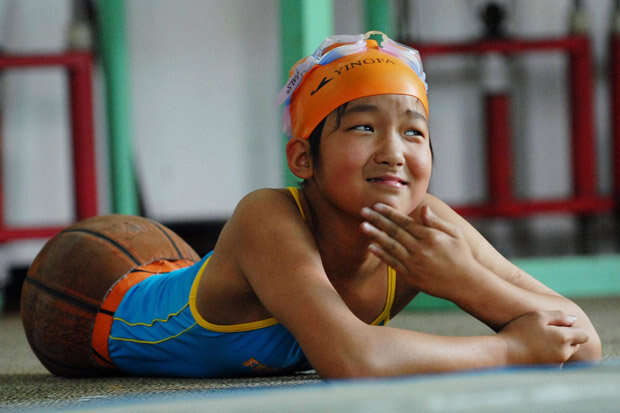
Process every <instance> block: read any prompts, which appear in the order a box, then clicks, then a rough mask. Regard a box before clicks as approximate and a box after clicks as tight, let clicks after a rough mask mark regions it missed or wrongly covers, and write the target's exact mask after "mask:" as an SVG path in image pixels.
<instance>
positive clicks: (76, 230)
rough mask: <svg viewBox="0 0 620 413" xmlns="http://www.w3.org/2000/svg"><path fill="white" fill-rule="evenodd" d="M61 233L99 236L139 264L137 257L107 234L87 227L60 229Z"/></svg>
mask: <svg viewBox="0 0 620 413" xmlns="http://www.w3.org/2000/svg"><path fill="white" fill-rule="evenodd" d="M62 232H63V233H68V232H84V233H86V234H90V235H94V236H95V237H97V238H101V239H102V240H104V241H108V242H109V243H110V244H112V245H114V246H115V247H116V248H118V249H119V250H120V251H121V252H123V253H124V254H125V255H127V256H128V257H129V258H130V259H131V260H132V261H133V262H134V263H135V264H136V265H141V262H140V261H138V259H137V258H136V257H134V256H133V255H132V254H131V253H130V252H129V251H128V250H127V249H126V248H125V247H123V246H122V245H121V244H119V243H118V242H116V241H114V240H113V239H112V238H108V237H107V236H105V235H103V234H101V233H99V232H97V231H92V230H89V229H84V228H73V229H66V230H64V231H62Z"/></svg>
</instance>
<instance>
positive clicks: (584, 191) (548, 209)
mask: <svg viewBox="0 0 620 413" xmlns="http://www.w3.org/2000/svg"><path fill="white" fill-rule="evenodd" d="M615 44H616V47H617V48H618V49H617V51H618V53H619V54H618V56H617V59H616V66H615V67H616V69H617V72H616V76H617V77H618V79H617V80H618V82H612V84H620V40H617V43H615ZM411 46H412V47H415V48H416V49H418V50H419V51H420V54H421V55H422V57H423V58H427V57H429V56H440V55H452V54H486V53H501V54H505V55H512V54H520V53H530V52H563V53H566V54H568V56H569V59H570V64H569V67H570V71H569V89H570V96H571V101H570V113H571V144H572V154H571V155H572V163H571V164H572V174H573V196H572V197H570V198H566V199H557V200H548V199H545V200H518V199H515V198H514V197H513V190H512V154H511V149H510V131H511V130H510V123H509V110H510V108H509V105H510V101H509V99H510V98H509V96H508V95H506V94H490V95H487V96H486V99H485V107H486V114H487V119H486V124H487V155H488V157H487V158H488V171H487V173H488V183H489V200H488V201H487V202H486V203H484V204H482V205H462V206H455V209H456V210H457V211H458V212H459V213H461V214H463V215H467V216H476V217H479V216H508V217H518V216H526V215H532V214H538V213H553V212H568V213H592V212H602V211H606V210H610V209H613V208H614V206H615V205H616V201H615V200H614V198H612V197H603V196H600V195H598V194H597V190H596V189H597V187H596V183H597V179H596V146H595V138H594V107H593V96H592V94H593V65H592V51H591V46H590V40H589V39H588V37H586V36H582V35H575V36H568V37H564V38H557V39H531V40H523V39H500V40H481V41H475V42H470V43H441V44H411ZM614 96H615V98H616V100H615V102H616V104H617V105H618V107H620V91H618V90H617V91H616V94H615V95H614ZM614 113H618V111H617V110H616V111H614ZM616 118H617V119H616V122H615V126H616V129H615V131H616V132H615V133H616V135H615V136H616V138H615V142H616V149H615V153H616V157H615V162H614V164H615V168H616V169H615V170H616V180H615V182H616V187H615V188H616V194H617V197H618V199H620V166H619V165H620V143H619V142H620V116H617V117H616Z"/></svg>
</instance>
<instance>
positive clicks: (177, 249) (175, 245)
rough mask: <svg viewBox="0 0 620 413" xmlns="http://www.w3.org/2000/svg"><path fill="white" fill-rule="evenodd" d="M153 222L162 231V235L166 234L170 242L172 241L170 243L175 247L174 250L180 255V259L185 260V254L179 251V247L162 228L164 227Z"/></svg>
mask: <svg viewBox="0 0 620 413" xmlns="http://www.w3.org/2000/svg"><path fill="white" fill-rule="evenodd" d="M151 222H153V224H155V226H156V227H157V229H158V230H160V231H161V232H162V234H164V236H165V237H166V238H168V241H170V243H171V244H172V246H173V247H174V249H175V250H176V252H177V254H178V255H179V259H185V257H184V256H183V254H182V253H181V250H180V249H179V247H178V246H177V244H176V242H174V240H173V239H172V238H171V237H170V235H168V233H167V232H166V231H165V230H164V229H163V228H162V226H161V225H160V224H159V223H157V222H155V221H151Z"/></svg>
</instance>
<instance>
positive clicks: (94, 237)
mask: <svg viewBox="0 0 620 413" xmlns="http://www.w3.org/2000/svg"><path fill="white" fill-rule="evenodd" d="M157 260H171V261H177V260H185V261H187V262H188V264H191V263H192V262H196V261H197V260H199V256H198V254H196V252H195V251H194V250H193V249H192V248H191V247H190V246H189V245H188V244H187V243H186V242H185V241H183V240H182V239H181V238H180V237H179V236H178V235H176V234H175V233H174V232H172V231H171V230H170V229H168V228H166V227H165V226H163V225H161V224H159V223H157V222H155V221H153V220H150V219H146V218H142V217H137V216H126V215H109V216H100V217H94V218H89V219H86V220H84V221H80V222H78V223H76V224H74V225H72V226H70V227H68V228H66V229H65V230H63V231H61V232H60V233H59V234H57V235H56V236H55V237H53V238H52V239H50V240H49V241H48V242H47V243H46V244H45V245H44V247H43V249H42V250H41V251H40V252H39V254H38V255H37V256H36V258H35V259H34V261H33V262H32V264H31V266H30V268H29V270H28V274H27V276H26V279H25V281H24V286H23V289H22V295H21V316H22V321H23V325H24V330H25V332H26V337H27V339H28V342H29V343H30V346H31V347H32V350H33V352H34V353H35V354H36V356H37V357H38V358H39V360H40V361H41V363H43V365H44V366H45V367H46V368H47V369H48V370H49V371H50V372H52V373H54V374H57V375H61V376H68V377H84V376H95V375H101V374H102V370H103V369H102V368H100V367H98V366H99V364H98V363H97V362H96V360H94V357H96V355H95V354H93V353H94V352H93V350H92V349H91V337H92V329H93V324H94V320H95V317H96V315H97V312H98V311H99V306H100V304H101V303H102V301H103V298H104V297H105V295H106V293H107V292H108V290H109V289H110V287H111V286H112V285H113V284H114V283H115V282H116V281H117V280H118V279H119V278H121V277H122V276H123V275H124V274H126V273H128V272H129V271H131V270H132V269H133V268H135V267H138V266H140V265H143V264H148V263H151V262H153V261H157ZM103 374H105V371H103Z"/></svg>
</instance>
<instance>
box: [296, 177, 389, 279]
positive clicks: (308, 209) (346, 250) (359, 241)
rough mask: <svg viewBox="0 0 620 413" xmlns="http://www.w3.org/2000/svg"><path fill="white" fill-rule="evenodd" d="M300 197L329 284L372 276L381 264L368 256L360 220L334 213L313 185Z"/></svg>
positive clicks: (348, 215) (367, 240)
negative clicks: (337, 280) (330, 282)
mask: <svg viewBox="0 0 620 413" xmlns="http://www.w3.org/2000/svg"><path fill="white" fill-rule="evenodd" d="M300 193H301V194H302V195H301V199H302V205H303V208H304V210H305V213H306V217H307V218H306V219H307V222H308V225H309V226H310V230H311V231H312V235H313V236H314V239H315V241H316V243H317V246H318V248H319V252H320V254H321V259H322V261H323V267H324V268H325V271H326V273H327V275H328V276H329V277H330V279H332V282H334V281H335V280H334V278H338V279H342V280H343V281H344V279H346V278H351V277H355V278H357V279H360V278H364V276H369V275H371V274H373V273H375V271H376V270H377V268H378V266H381V265H382V263H381V261H380V260H379V259H378V258H377V257H376V256H374V255H372V254H370V253H369V252H368V244H369V243H370V240H369V239H368V238H367V237H366V236H365V235H364V234H363V233H362V232H361V230H360V224H361V223H362V218H361V216H352V215H351V214H348V213H346V212H344V211H342V210H339V209H337V208H336V207H334V205H333V204H331V203H330V202H329V200H327V199H325V198H324V197H323V196H322V194H321V193H320V191H318V190H317V188H316V186H314V185H312V184H310V185H307V186H305V187H304V188H302V190H301V191H300Z"/></svg>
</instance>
